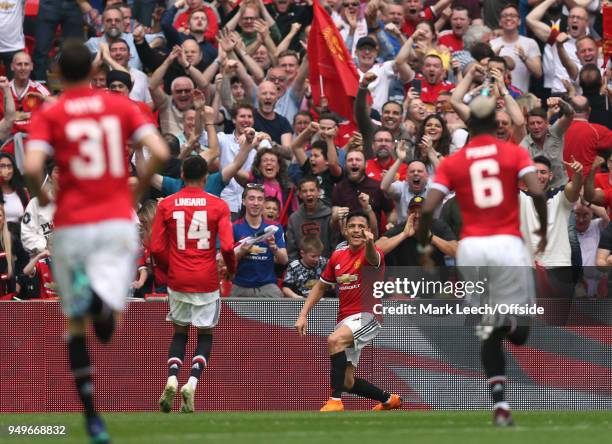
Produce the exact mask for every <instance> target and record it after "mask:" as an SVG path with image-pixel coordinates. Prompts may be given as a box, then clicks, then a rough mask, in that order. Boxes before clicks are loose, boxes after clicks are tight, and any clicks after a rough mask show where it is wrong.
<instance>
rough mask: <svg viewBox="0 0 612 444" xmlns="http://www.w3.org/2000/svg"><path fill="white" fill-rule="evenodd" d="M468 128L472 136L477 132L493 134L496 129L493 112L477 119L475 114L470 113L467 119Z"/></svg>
mask: <svg viewBox="0 0 612 444" xmlns="http://www.w3.org/2000/svg"><path fill="white" fill-rule="evenodd" d="M467 125H468V129H469V131H470V134H471V135H472V136H476V135H478V134H493V133H494V132H495V131H496V129H497V121H496V120H495V113H491V114H490V115H488V116H486V117H484V118H482V119H479V118H478V117H476V116H473V115H470V118H469V119H468V121H467Z"/></svg>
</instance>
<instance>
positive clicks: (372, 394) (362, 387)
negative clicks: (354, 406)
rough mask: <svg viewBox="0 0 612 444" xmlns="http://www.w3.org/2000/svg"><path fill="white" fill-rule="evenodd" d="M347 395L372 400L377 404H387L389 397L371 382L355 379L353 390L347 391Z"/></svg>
mask: <svg viewBox="0 0 612 444" xmlns="http://www.w3.org/2000/svg"><path fill="white" fill-rule="evenodd" d="M349 393H353V394H355V395H359V396H363V397H364V398H368V399H374V400H375V401H379V402H387V401H388V400H389V398H390V396H391V395H390V394H389V393H387V392H385V391H383V390H381V389H379V388H378V387H376V386H375V385H374V384H372V383H371V382H368V381H366V380H365V379H361V378H355V384H353V388H351V389H350V390H349Z"/></svg>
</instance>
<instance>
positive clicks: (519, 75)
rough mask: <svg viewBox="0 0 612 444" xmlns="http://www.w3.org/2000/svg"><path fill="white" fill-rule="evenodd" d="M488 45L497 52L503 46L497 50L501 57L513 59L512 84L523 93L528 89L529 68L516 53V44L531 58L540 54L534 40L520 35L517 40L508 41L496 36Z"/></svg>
mask: <svg viewBox="0 0 612 444" xmlns="http://www.w3.org/2000/svg"><path fill="white" fill-rule="evenodd" d="M490 45H491V48H493V51H495V52H497V50H498V49H499V48H500V46H503V48H502V49H501V51H500V52H499V55H500V56H501V57H504V56H508V57H511V58H512V60H514V65H515V66H514V69H513V70H512V84H513V85H514V86H516V87H517V88H518V89H520V90H521V91H523V92H524V93H526V92H527V91H529V78H530V77H531V73H530V71H529V68H527V65H526V64H525V63H524V62H523V61H522V60H521V59H520V57H519V55H518V54H517V52H516V46H517V45H520V46H521V47H522V48H523V49H524V50H525V56H526V57H527V58H528V59H532V58H535V57H540V56H541V55H542V53H541V52H540V48H539V47H538V44H537V43H536V41H535V40H534V39H530V38H529V37H524V36H522V35H520V36H519V38H518V40H516V41H515V42H512V43H508V42H506V41H504V40H503V38H502V37H497V38H496V39H493V40H491V42H490Z"/></svg>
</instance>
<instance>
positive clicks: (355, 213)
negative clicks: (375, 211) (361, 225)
mask: <svg viewBox="0 0 612 444" xmlns="http://www.w3.org/2000/svg"><path fill="white" fill-rule="evenodd" d="M354 217H363V218H364V219H365V220H366V222H367V224H368V227H369V226H370V218H369V217H368V214H367V213H366V212H365V211H363V210H353V211H351V212H349V214H347V215H346V223H347V224H348V223H349V221H350V220H351V219H352V218H354Z"/></svg>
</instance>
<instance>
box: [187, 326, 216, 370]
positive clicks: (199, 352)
mask: <svg viewBox="0 0 612 444" xmlns="http://www.w3.org/2000/svg"><path fill="white" fill-rule="evenodd" d="M212 342H213V337H212V335H211V334H210V333H206V334H199V335H198V345H197V348H196V351H195V353H194V354H193V359H192V360H191V374H190V375H189V376H191V377H194V378H196V379H199V378H200V375H201V374H202V370H204V367H206V366H207V365H208V358H209V357H210V350H211V349H212Z"/></svg>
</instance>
